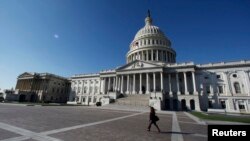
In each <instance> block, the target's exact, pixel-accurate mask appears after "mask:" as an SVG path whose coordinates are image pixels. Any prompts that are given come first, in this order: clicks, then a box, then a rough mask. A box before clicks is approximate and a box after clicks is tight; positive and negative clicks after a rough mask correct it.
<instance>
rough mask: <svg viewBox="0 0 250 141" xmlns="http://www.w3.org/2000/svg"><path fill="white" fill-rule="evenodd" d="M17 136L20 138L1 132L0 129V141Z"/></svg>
mask: <svg viewBox="0 0 250 141" xmlns="http://www.w3.org/2000/svg"><path fill="white" fill-rule="evenodd" d="M18 136H20V135H18V134H16V133H13V132H9V131H6V130H3V129H0V140H3V139H8V138H13V137H18Z"/></svg>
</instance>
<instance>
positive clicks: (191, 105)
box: [190, 99, 195, 110]
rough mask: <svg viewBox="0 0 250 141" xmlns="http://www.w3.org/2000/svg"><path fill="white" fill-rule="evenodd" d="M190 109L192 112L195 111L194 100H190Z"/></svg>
mask: <svg viewBox="0 0 250 141" xmlns="http://www.w3.org/2000/svg"><path fill="white" fill-rule="evenodd" d="M190 107H191V110H195V103H194V100H193V99H192V100H190Z"/></svg>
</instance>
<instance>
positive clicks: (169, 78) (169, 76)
mask: <svg viewBox="0 0 250 141" xmlns="http://www.w3.org/2000/svg"><path fill="white" fill-rule="evenodd" d="M168 84H169V94H173V92H172V88H171V74H170V73H169V74H168Z"/></svg>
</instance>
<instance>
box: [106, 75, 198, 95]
mask: <svg viewBox="0 0 250 141" xmlns="http://www.w3.org/2000/svg"><path fill="white" fill-rule="evenodd" d="M156 73H160V89H161V91H164V87H163V72H153V92H156ZM186 73H187V72H183V75H184V88H185V90H184V91H185V94H190V93H189V91H188V89H187V87H188V86H187V74H186ZM191 74H192V82H193V93H194V94H198V92H197V89H196V81H195V73H194V72H191ZM132 75H133V77H132V80H130V74H128V75H121V76H116V77H113V90H114V91H119V92H121V93H124V92H125V93H126V94H129V93H130V91H129V90H130V87H129V86H130V81H132V82H133V83H132V84H133V85H132V93H134V94H135V93H136V90H135V88H136V83H135V80H136V77H135V75H136V74H132ZM175 75H176V76H175V78H176V83H177V94H181V92H180V83H179V73H176V74H175ZM124 77H127V89H126V91H124ZM139 77H140V78H139V94H142V73H139ZM111 79H112V77H104V87H103V88H104V89H103V91H104V92H106V90H105V88H106V87H105V86H106V85H105V83H106V82H107V81H108V91H109V90H110V89H111ZM116 80H117V81H116ZM168 84H169V94H172V93H173V92H172V82H171V73H169V74H168ZM149 85H150V84H149V73H146V93H150V90H149V88H150V87H149Z"/></svg>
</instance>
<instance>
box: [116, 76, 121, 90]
mask: <svg viewBox="0 0 250 141" xmlns="http://www.w3.org/2000/svg"><path fill="white" fill-rule="evenodd" d="M120 89H121V78H120V76H118V87H117V90H118V91H120Z"/></svg>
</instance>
